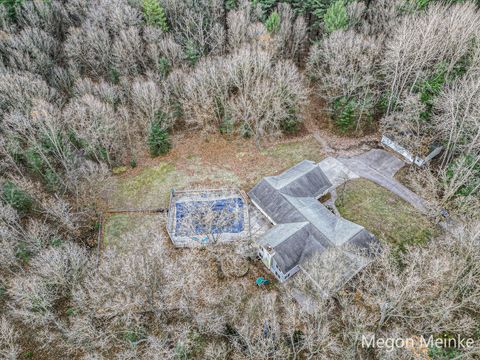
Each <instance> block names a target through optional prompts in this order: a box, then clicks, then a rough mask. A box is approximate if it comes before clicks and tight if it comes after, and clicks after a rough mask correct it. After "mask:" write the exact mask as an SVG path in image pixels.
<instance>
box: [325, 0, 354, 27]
mask: <svg viewBox="0 0 480 360" xmlns="http://www.w3.org/2000/svg"><path fill="white" fill-rule="evenodd" d="M323 22H324V26H325V31H326V32H327V33H331V32H334V31H336V30H342V29H346V28H348V22H349V18H348V13H347V8H346V7H345V2H344V0H337V1H336V2H334V3H333V4H332V5H331V6H330V7H329V8H328V9H327V11H326V12H325V16H324V17H323Z"/></svg>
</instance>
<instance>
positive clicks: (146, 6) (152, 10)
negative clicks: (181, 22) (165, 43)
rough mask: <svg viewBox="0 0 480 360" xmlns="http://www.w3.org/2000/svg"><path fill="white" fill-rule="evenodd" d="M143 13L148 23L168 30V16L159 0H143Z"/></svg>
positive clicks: (165, 30)
mask: <svg viewBox="0 0 480 360" xmlns="http://www.w3.org/2000/svg"><path fill="white" fill-rule="evenodd" d="M143 13H144V16H145V21H146V22H147V24H148V25H151V26H156V27H158V28H160V29H162V30H163V31H164V32H168V30H169V28H168V22H167V16H166V15H165V10H163V8H162V6H161V5H160V3H159V2H158V0H143Z"/></svg>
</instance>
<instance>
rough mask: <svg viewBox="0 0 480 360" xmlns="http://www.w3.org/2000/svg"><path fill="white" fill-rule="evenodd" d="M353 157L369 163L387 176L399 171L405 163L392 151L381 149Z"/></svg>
mask: <svg viewBox="0 0 480 360" xmlns="http://www.w3.org/2000/svg"><path fill="white" fill-rule="evenodd" d="M352 159H357V160H359V161H361V162H363V163H365V164H367V165H368V166H370V167H371V168H373V169H375V170H377V171H378V172H379V173H381V174H382V175H385V176H387V177H393V176H394V175H395V174H396V173H397V171H398V170H400V169H401V168H402V167H403V166H404V165H405V162H404V161H403V160H400V159H399V158H397V157H396V156H394V155H392V154H391V153H389V152H387V151H385V150H381V149H372V150H370V151H367V152H365V153H363V154H360V155H357V156H354V157H352Z"/></svg>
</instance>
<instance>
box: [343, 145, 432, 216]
mask: <svg viewBox="0 0 480 360" xmlns="http://www.w3.org/2000/svg"><path fill="white" fill-rule="evenodd" d="M338 160H339V161H340V162H341V163H342V164H343V165H345V166H346V167H347V168H348V169H349V170H350V171H352V172H353V173H355V174H357V175H358V176H360V177H363V178H365V179H368V180H371V181H373V182H374V183H376V184H378V185H380V186H383V187H384V188H386V189H388V190H390V191H391V192H393V193H394V194H397V195H398V196H400V197H401V198H402V199H403V200H405V201H407V202H408V203H410V204H411V205H412V206H413V207H415V208H416V209H417V210H419V211H420V212H422V213H427V212H428V207H427V204H426V202H425V201H424V200H423V199H422V198H421V197H420V196H418V195H417V194H415V193H414V192H413V191H411V190H410V189H408V188H407V187H405V186H404V185H402V184H401V183H399V182H398V181H397V180H396V179H395V178H394V177H393V176H394V175H395V173H396V172H397V171H398V170H400V169H401V168H402V167H403V166H404V165H405V163H404V162H403V161H402V160H400V159H398V158H396V157H395V156H393V155H392V154H390V153H388V152H386V151H384V150H380V149H373V150H370V151H368V152H366V153H363V154H360V155H357V156H353V157H350V158H338Z"/></svg>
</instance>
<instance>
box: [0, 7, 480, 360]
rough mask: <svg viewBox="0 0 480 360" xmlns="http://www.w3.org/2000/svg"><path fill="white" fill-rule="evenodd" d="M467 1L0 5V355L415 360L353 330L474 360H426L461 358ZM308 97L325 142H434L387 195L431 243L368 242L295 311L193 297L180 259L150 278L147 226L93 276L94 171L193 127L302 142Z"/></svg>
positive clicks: (465, 286)
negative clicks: (334, 290)
mask: <svg viewBox="0 0 480 360" xmlns="http://www.w3.org/2000/svg"><path fill="white" fill-rule="evenodd" d="M479 5H480V4H479V2H478V1H462V0H444V1H442V0H364V1H354V0H305V1H302V0H285V1H278V0H251V1H250V0H184V1H180V0H32V1H28V0H0V357H1V358H7V359H23V358H30V357H33V358H39V359H43V358H44V359H52V358H61V357H67V358H78V359H103V358H105V359H113V358H115V359H136V358H144V359H187V358H192V359H193V358H202V359H203V358H205V359H225V358H229V359H243V358H246V359H263V358H265V359H267V358H268V359H286V358H291V359H296V358H311V359H357V358H359V359H410V358H415V357H413V355H412V353H410V352H405V351H403V350H402V351H400V350H398V351H396V350H395V351H393V352H385V351H382V349H364V348H362V347H361V344H360V343H359V338H360V336H361V335H362V334H372V333H375V334H376V335H377V336H383V337H389V336H390V337H392V336H393V337H399V336H406V337H407V336H412V335H428V336H429V335H434V336H436V337H441V336H444V334H447V335H448V336H450V335H453V334H461V335H462V336H464V337H472V338H474V339H475V341H476V342H475V345H474V346H473V347H472V348H469V349H466V350H457V349H447V350H445V352H444V353H430V356H431V358H432V359H443V358H458V357H459V356H463V358H465V359H468V358H472V359H473V358H476V357H478V356H479V353H480V328H479V325H478V324H479V321H480V317H479V313H480V285H479V284H480V248H479V244H478V240H479V236H480V227H479V223H480V218H479V214H480V46H479V44H480V10H479ZM312 104H321V107H317V108H315V112H318V113H321V114H322V116H324V117H325V118H326V119H327V120H326V121H327V123H328V124H327V127H328V129H329V131H331V132H332V133H334V134H336V135H338V136H341V137H344V138H345V139H350V138H362V137H364V136H367V135H372V134H389V135H391V136H392V137H394V138H395V140H396V141H397V142H398V143H399V144H401V145H402V146H404V147H405V148H408V149H409V151H411V152H412V153H414V154H426V153H428V152H429V149H430V147H431V146H432V145H433V144H441V145H443V147H444V151H443V152H442V153H441V155H440V156H439V158H438V159H436V160H434V161H432V162H431V163H430V164H429V165H428V166H426V167H424V168H421V169H420V168H414V167H410V168H409V169H408V170H407V172H406V173H405V174H404V176H405V179H404V181H405V183H406V184H407V186H408V187H409V188H411V189H413V190H414V191H415V192H416V193H418V194H419V195H420V196H422V197H423V198H424V199H425V200H426V201H427V202H428V203H429V204H430V206H431V208H432V209H436V210H435V211H432V214H431V217H432V221H437V222H439V221H444V220H445V219H444V218H443V217H442V215H441V214H440V209H443V210H444V213H445V211H448V213H449V215H450V217H449V219H450V221H451V223H450V226H449V227H447V230H445V232H444V233H442V234H436V235H435V236H434V238H432V239H430V240H429V241H427V242H425V243H422V244H408V245H405V246H403V245H402V246H397V245H398V244H395V245H393V244H384V246H385V249H384V250H383V251H382V252H381V253H380V254H379V255H378V260H377V261H375V262H374V263H373V264H372V265H371V266H369V267H368V268H367V269H366V270H365V271H364V272H362V273H361V275H360V276H358V277H357V278H355V279H354V280H353V282H352V284H351V285H350V287H349V288H348V289H346V290H345V291H344V292H342V294H340V295H339V296H337V297H335V298H334V299H329V300H322V301H320V302H319V305H318V307H317V308H316V309H315V311H314V312H313V313H312V312H307V311H304V310H302V309H301V308H300V307H298V305H297V304H296V303H295V302H293V301H292V299H291V298H290V297H289V296H287V295H285V294H280V295H278V296H277V294H272V293H269V292H260V293H257V294H256V295H251V296H250V295H249V296H246V295H245V291H244V290H245V289H244V288H241V287H236V286H235V284H234V283H228V281H226V283H225V284H221V285H220V286H218V288H215V292H214V293H209V292H208V291H207V289H206V288H204V285H205V284H204V283H203V282H202V276H204V278H207V277H208V271H207V269H203V268H202V266H201V263H200V262H199V261H200V260H199V259H198V258H195V254H194V253H192V254H191V255H186V254H183V255H182V256H183V257H179V258H178V259H177V260H178V263H168V261H167V260H165V255H164V254H165V252H168V251H171V250H168V249H165V248H163V245H161V244H160V242H159V241H158V239H159V238H163V237H164V234H161V233H160V232H158V233H155V234H151V241H150V242H149V243H148V246H147V245H145V244H143V245H142V246H140V245H139V246H138V248H136V249H135V251H134V252H132V253H129V254H128V256H127V255H125V256H119V255H118V253H116V252H115V250H112V249H106V250H105V251H104V254H103V255H102V256H103V260H102V261H101V262H100V264H99V265H98V267H97V261H96V257H95V249H96V248H97V237H96V235H97V231H98V223H97V219H98V215H99V213H100V212H101V211H102V210H103V209H102V204H101V201H102V200H101V199H103V198H104V194H105V192H106V191H108V187H109V184H110V183H111V182H112V176H113V175H112V169H116V168H119V167H126V168H130V169H132V171H134V170H135V168H136V167H137V166H138V165H139V164H140V163H141V162H145V160H144V159H145V158H149V157H152V158H154V157H158V156H163V155H165V154H168V153H169V151H171V149H172V148H173V149H174V148H175V144H176V141H177V139H178V137H180V136H183V135H184V134H192V133H194V134H197V135H198V137H205V138H207V137H208V136H209V134H216V135H218V136H222V137H225V138H227V139H229V141H230V140H231V141H245V142H248V141H252V142H254V143H255V146H256V148H257V149H258V151H261V150H262V149H263V148H264V147H265V146H266V144H268V143H270V142H272V141H276V140H278V139H285V138H289V137H295V136H298V134H302V133H304V132H306V131H307V130H306V126H305V124H304V122H305V120H306V118H308V117H309V114H308V111H312V106H311V105H312ZM197 135H195V136H197ZM346 141H347V140H346ZM195 151H197V152H202V149H201V148H198V149H196V150H195ZM285 167H286V165H285ZM242 190H246V189H242ZM134 240H135V239H132V241H134ZM167 250H168V251H167ZM218 251H223V250H218ZM225 251H226V250H225ZM243 255H244V256H245V257H248V256H250V254H246V253H245V254H243V253H242V256H243ZM172 256H174V255H172ZM208 256H213V257H215V256H217V255H216V254H213V255H211V254H210V255H208ZM208 256H206V257H207V258H208ZM197 257H198V256H197ZM217 257H218V256H217ZM200 258H201V256H200ZM182 262H183V265H185V267H189V271H190V272H191V274H186V273H181V272H180V271H179V270H175V266H181V265H182ZM193 274H195V276H194V275H193ZM279 291H284V290H279ZM285 291H287V290H285ZM264 319H268V324H269V325H268V329H269V331H268V335H267V336H265V335H264V331H263V330H262V329H263V328H264V327H265V324H264V323H265V320H264ZM33 348H35V349H36V350H35V351H34V350H32V349H33ZM462 351H463V352H462ZM435 356H437V357H435ZM442 356H443V357H442ZM448 356H450V357H448Z"/></svg>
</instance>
